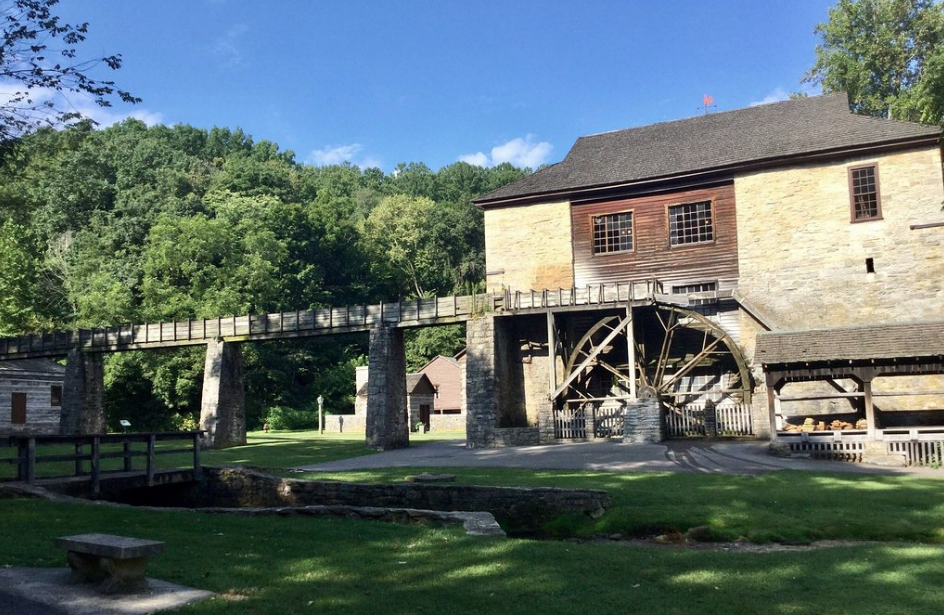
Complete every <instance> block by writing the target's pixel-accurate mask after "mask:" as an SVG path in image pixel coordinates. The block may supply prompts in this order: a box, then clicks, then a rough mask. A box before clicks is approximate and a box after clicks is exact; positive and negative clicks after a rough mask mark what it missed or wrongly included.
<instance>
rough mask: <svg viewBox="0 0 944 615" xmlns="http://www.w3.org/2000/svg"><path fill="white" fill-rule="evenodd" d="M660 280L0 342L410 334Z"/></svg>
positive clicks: (96, 343) (647, 295) (122, 344)
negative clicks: (399, 330)
mask: <svg viewBox="0 0 944 615" xmlns="http://www.w3.org/2000/svg"><path fill="white" fill-rule="evenodd" d="M662 293H663V289H662V284H661V283H660V282H658V281H657V280H643V281H631V282H620V283H613V284H591V285H588V286H584V287H580V288H576V287H575V288H558V289H556V290H540V291H535V290H532V291H524V292H522V291H511V290H506V291H505V292H504V293H499V294H478V295H453V296H449V297H431V298H427V299H410V300H405V301H404V300H401V301H396V302H393V303H377V304H373V305H349V306H342V307H324V308H312V309H307V310H290V311H286V312H274V313H269V314H259V315H243V316H221V317H216V318H201V319H190V320H180V321H174V322H158V323H143V324H127V325H119V326H114V327H98V328H94V329H78V330H75V331H56V332H52V333H37V334H32V335H21V336H17V337H7V338H2V339H0V359H28V358H33V357H55V356H62V355H65V354H67V353H68V352H69V351H70V350H73V349H75V350H81V351H83V352H111V351H116V350H135V349H143V348H161V347H171V346H188V345H197V344H205V343H207V341H208V340H212V339H220V338H225V339H228V340H231V341H246V340H252V339H255V340H264V339H279V338H286V337H303V336H312V335H324V334H329V333H348V332H357V331H367V330H369V329H371V328H372V327H376V326H378V325H380V324H384V325H391V326H399V327H411V326H420V325H426V324H447V323H452V322H460V321H465V320H468V319H469V318H472V317H474V316H477V315H480V314H482V313H484V312H486V311H490V310H502V311H505V312H513V311H518V310H534V309H548V308H568V307H580V306H597V305H611V304H612V305H616V304H621V303H627V302H634V301H646V300H652V299H653V298H656V297H661V296H662Z"/></svg>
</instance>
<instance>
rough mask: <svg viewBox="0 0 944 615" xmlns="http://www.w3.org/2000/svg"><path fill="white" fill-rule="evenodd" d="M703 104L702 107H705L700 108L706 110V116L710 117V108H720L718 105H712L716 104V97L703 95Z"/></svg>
mask: <svg viewBox="0 0 944 615" xmlns="http://www.w3.org/2000/svg"><path fill="white" fill-rule="evenodd" d="M701 102H702V105H703V106H702V107H699V109H704V110H705V115H708V109H709V108H712V107H717V106H718V105H713V104H711V103H713V102H715V97H714V96H708V95H707V94H703V95H702V97H701Z"/></svg>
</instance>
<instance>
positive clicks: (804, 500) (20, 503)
mask: <svg viewBox="0 0 944 615" xmlns="http://www.w3.org/2000/svg"><path fill="white" fill-rule="evenodd" d="M413 441H414V443H415V444H416V445H418V446H422V437H421V438H413ZM368 452H369V451H367V449H366V448H365V447H364V441H363V439H362V438H340V437H338V436H331V437H327V436H320V435H317V434H312V433H300V434H251V435H250V444H249V445H248V446H245V447H237V448H233V449H228V450H225V451H212V452H208V453H207V454H206V455H205V456H204V461H205V462H206V463H207V464H211V465H229V464H242V465H246V466H252V467H257V468H268V469H274V470H279V471H280V472H284V471H285V470H286V469H287V468H291V467H295V466H298V465H304V464H308V463H317V462H319V461H326V460H330V459H337V458H342V457H345V456H350V455H351V454H366V453H368ZM426 470H429V469H414V470H408V469H407V470H403V469H397V470H389V471H372V472H354V473H344V474H331V475H322V474H317V475H302V476H306V477H307V476H311V477H313V478H330V479H335V480H337V479H341V480H363V481H381V482H389V481H399V480H403V479H404V477H405V476H407V475H409V474H414V473H417V472H420V471H426ZM433 471H435V470H433ZM443 471H445V472H449V473H452V474H456V475H457V477H458V478H457V480H458V481H459V482H461V483H466V484H490V485H515V486H553V487H580V488H595V489H605V490H606V491H607V492H608V493H609V494H610V496H611V497H612V499H613V507H612V508H611V509H610V511H609V512H608V513H607V514H606V515H604V516H603V517H601V518H600V519H597V520H586V519H576V518H571V519H562V520H560V521H559V522H558V523H557V524H555V526H554V527H551V528H549V529H551V530H556V531H558V532H560V533H561V534H563V535H573V534H577V535H582V536H591V535H597V534H603V535H610V534H616V533H619V534H623V535H624V536H627V537H628V536H636V535H646V534H652V533H660V532H664V531H672V530H679V531H683V530H685V529H687V528H689V527H694V526H698V525H707V526H708V527H709V528H711V533H712V534H713V535H714V537H716V538H718V539H728V538H737V537H739V536H745V537H749V538H750V539H752V540H756V541H760V542H765V541H784V542H806V541H809V540H814V539H817V538H831V539H837V540H849V539H852V540H859V539H868V540H875V541H911V542H881V543H872V544H864V545H854V546H841V547H835V548H826V549H808V550H803V551H771V552H739V551H737V550H731V551H725V550H724V549H723V548H721V549H713V550H705V549H686V548H677V547H660V546H645V545H638V544H634V543H630V542H625V541H586V542H572V541H553V540H542V541H536V540H514V539H495V538H475V537H469V536H466V535H465V534H464V533H463V532H462V531H461V530H459V529H456V528H450V529H435V528H425V527H413V526H409V527H408V526H397V525H388V524H382V523H374V522H364V521H354V520H347V519H324V518H282V517H261V518H260V517H254V518H244V517H236V516H226V515H210V514H204V513H200V512H173V511H151V510H140V509H130V508H113V507H108V506H99V505H95V504H60V503H51V502H45V501H36V500H27V499H7V500H0V519H2V520H3V522H2V523H0V565H7V566H64V561H65V559H64V554H63V553H62V552H61V551H60V550H58V549H56V548H55V547H54V546H53V541H52V539H53V537H55V536H60V535H65V534H72V533H82V532H110V533H117V534H123V535H131V536H140V537H144V538H152V539H156V540H163V541H165V542H167V551H166V552H165V553H163V554H161V555H159V556H156V557H154V558H153V559H152V562H151V564H150V565H149V574H150V575H151V576H154V577H156V578H161V579H165V580H168V581H172V582H176V583H182V584H185V585H190V586H194V587H200V588H204V589H209V590H211V591H214V592H217V593H218V594H219V596H218V597H217V598H215V599H214V600H211V601H207V602H203V603H201V604H198V605H193V606H190V607H187V608H185V609H183V610H182V611H180V612H181V613H260V614H266V613H273V614H279V615H284V614H289V613H404V614H406V613H442V612H455V613H483V614H484V613H488V614H492V613H511V614H517V613H522V614H524V613H535V614H537V613H541V614H548V613H549V614H555V613H586V612H593V613H601V614H606V613H614V614H615V613H620V614H624V613H669V614H673V613H678V614H682V613H719V614H721V613H724V614H737V613H745V614H746V613H772V614H784V615H786V614H805V613H809V614H811V615H812V614H818V615H823V614H837V615H838V614H846V613H864V614H876V615H878V614H885V613H889V614H890V613H896V614H897V613H900V614H903V615H904V614H909V615H911V614H923V613H927V614H931V613H937V614H939V613H944V592H941V591H940V587H942V586H944V546H941V545H940V544H938V543H940V542H944V481H942V480H939V479H926V478H914V477H900V476H878V475H841V474H832V475H827V474H817V473H807V472H775V473H771V474H767V475H764V476H759V477H739V476H719V475H696V474H681V473H679V474H666V473H660V474H653V473H633V474H616V473H599V472H595V473H587V472H562V471H529V470H513V469H503V470H494V469H487V470H479V469H454V468H450V469H448V470H443ZM292 476H298V475H295V474H292Z"/></svg>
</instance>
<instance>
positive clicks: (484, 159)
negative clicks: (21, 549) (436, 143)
mask: <svg viewBox="0 0 944 615" xmlns="http://www.w3.org/2000/svg"><path fill="white" fill-rule="evenodd" d="M459 162H468V163H469V164H473V165H475V166H477V167H487V166H488V156H486V155H485V154H483V153H482V152H475V153H474V154H466V155H464V156H459Z"/></svg>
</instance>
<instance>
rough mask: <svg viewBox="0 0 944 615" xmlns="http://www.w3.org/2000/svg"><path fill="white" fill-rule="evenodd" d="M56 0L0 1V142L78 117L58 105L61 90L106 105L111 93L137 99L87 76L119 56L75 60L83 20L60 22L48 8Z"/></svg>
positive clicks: (112, 64) (117, 60)
mask: <svg viewBox="0 0 944 615" xmlns="http://www.w3.org/2000/svg"><path fill="white" fill-rule="evenodd" d="M58 3H59V0H0V21H2V22H3V26H2V27H3V30H2V36H0V86H2V87H3V89H4V90H8V89H13V91H12V92H4V95H3V98H2V100H0V142H7V141H9V140H10V139H12V138H14V137H17V136H19V135H21V134H23V133H25V132H28V131H30V130H33V129H35V128H38V127H40V126H43V125H51V126H55V125H65V124H71V123H74V122H76V121H78V120H80V119H82V116H81V114H80V113H78V112H76V111H75V110H74V109H72V108H70V107H69V106H68V105H67V104H66V103H64V102H63V101H62V100H61V98H60V95H61V94H62V93H73V94H81V95H86V96H89V97H91V99H92V101H93V102H94V103H95V104H96V105H98V106H100V107H110V106H111V99H112V98H114V97H115V96H117V97H118V98H120V99H121V100H122V101H124V102H128V103H137V102H141V99H139V98H136V97H135V96H132V95H131V94H130V93H128V92H126V91H125V90H122V89H119V88H118V87H116V86H115V83H114V82H113V81H103V80H97V79H93V78H91V77H90V76H89V74H88V73H89V71H90V70H91V69H93V68H94V67H96V66H97V65H99V64H104V65H105V66H107V67H108V68H110V69H111V70H118V69H119V68H121V56H120V55H110V56H103V57H97V58H92V59H88V60H82V59H79V56H78V52H77V51H76V47H77V46H78V45H79V44H80V43H81V42H82V41H84V40H85V36H86V33H87V32H88V23H81V24H77V25H72V24H67V23H62V22H61V21H60V20H59V17H58V16H56V15H54V14H53V12H52V8H53V7H54V6H55V5H56V4H58Z"/></svg>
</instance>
